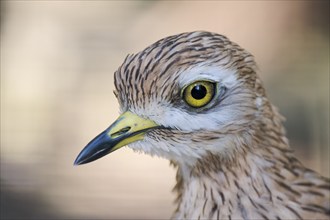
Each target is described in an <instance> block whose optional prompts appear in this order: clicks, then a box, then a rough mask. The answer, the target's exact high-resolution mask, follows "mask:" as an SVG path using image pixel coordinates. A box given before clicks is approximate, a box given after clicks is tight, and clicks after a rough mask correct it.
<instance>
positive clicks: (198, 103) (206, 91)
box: [182, 81, 216, 108]
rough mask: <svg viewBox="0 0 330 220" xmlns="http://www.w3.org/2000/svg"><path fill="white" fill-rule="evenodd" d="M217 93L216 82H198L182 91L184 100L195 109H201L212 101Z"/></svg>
mask: <svg viewBox="0 0 330 220" xmlns="http://www.w3.org/2000/svg"><path fill="white" fill-rule="evenodd" d="M215 93H216V83H215V82H211V81H196V82H193V83H191V84H189V85H188V86H186V87H184V88H183V89H182V99H183V100H184V101H185V102H186V103H187V104H188V105H189V106H191V107H193V108H201V107H204V106H206V105H207V104H208V103H210V102H211V101H212V99H213V97H214V96H215Z"/></svg>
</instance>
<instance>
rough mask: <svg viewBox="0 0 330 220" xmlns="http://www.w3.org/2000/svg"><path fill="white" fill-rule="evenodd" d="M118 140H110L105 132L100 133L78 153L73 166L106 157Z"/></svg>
mask: <svg viewBox="0 0 330 220" xmlns="http://www.w3.org/2000/svg"><path fill="white" fill-rule="evenodd" d="M118 140H120V139H118ZM118 140H114V139H110V138H109V137H108V135H107V134H106V131H104V132H102V133H101V134H99V135H98V136H96V137H95V138H94V139H93V140H92V141H90V142H89V143H88V144H87V146H86V147H85V148H84V149H83V150H82V151H81V152H80V153H79V155H78V156H77V158H76V160H75V161H74V163H73V165H74V166H78V165H82V164H86V163H90V162H92V161H94V160H97V159H99V158H101V157H103V156H105V155H107V154H108V153H110V152H111V149H112V148H113V146H114V145H115V144H116V143H117V142H118Z"/></svg>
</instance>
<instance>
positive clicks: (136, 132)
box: [74, 111, 160, 165]
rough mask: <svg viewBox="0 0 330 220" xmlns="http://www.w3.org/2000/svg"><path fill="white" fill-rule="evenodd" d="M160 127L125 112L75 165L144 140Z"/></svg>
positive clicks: (96, 138)
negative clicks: (148, 134) (149, 133)
mask: <svg viewBox="0 0 330 220" xmlns="http://www.w3.org/2000/svg"><path fill="white" fill-rule="evenodd" d="M157 127H160V126H159V125H157V124H156V123H155V122H154V121H151V120H148V119H144V118H141V117H139V116H137V115H136V114H133V113H132V112H129V111H127V112H125V113H123V114H122V115H120V116H119V118H118V119H117V120H116V121H115V122H114V123H113V124H112V125H111V126H110V127H109V128H108V129H106V130H105V131H103V132H102V133H101V134H99V135H98V136H96V137H95V138H94V139H93V140H92V141H91V142H89V143H88V144H87V146H86V147H85V148H84V149H83V150H82V151H81V152H80V154H79V155H78V157H77V159H76V160H75V162H74V165H80V164H85V163H89V162H92V161H94V160H97V159H99V158H101V157H103V156H105V155H107V154H109V153H111V152H113V151H115V150H117V149H119V148H121V147H123V146H125V145H127V144H129V143H132V142H135V141H138V140H143V138H144V135H145V133H146V132H147V131H148V130H151V129H153V128H157Z"/></svg>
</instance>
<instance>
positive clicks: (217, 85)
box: [75, 32, 267, 165]
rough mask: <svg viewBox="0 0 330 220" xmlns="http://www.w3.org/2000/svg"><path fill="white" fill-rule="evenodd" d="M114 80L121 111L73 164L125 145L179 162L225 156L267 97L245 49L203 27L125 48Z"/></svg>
mask: <svg viewBox="0 0 330 220" xmlns="http://www.w3.org/2000/svg"><path fill="white" fill-rule="evenodd" d="M114 82H115V88H116V89H115V91H114V93H115V95H116V97H117V99H118V102H119V104H120V112H121V115H120V116H119V118H118V119H117V120H116V121H115V122H114V123H113V124H112V125H111V126H110V127H109V128H107V129H106V130H105V131H103V132H102V133H101V134H100V135H98V136H97V137H96V138H94V139H93V140H92V141H91V142H90V143H89V144H88V145H87V146H86V147H85V148H84V149H83V150H82V152H81V153H80V154H79V155H78V157H77V159H76V161H75V164H77V165H79V164H84V163H88V162H91V161H94V160H96V159H98V158H100V157H103V156H105V155H107V154H108V153H110V152H113V151H115V150H117V149H119V148H121V147H123V146H126V145H127V146H128V147H130V148H132V149H134V150H137V151H142V152H145V153H147V154H151V155H158V156H161V157H165V158H167V159H169V160H172V161H176V162H178V163H187V164H194V163H196V161H197V160H198V159H199V158H202V157H203V156H205V155H207V154H208V153H211V154H216V155H221V156H223V157H226V156H228V157H229V155H230V154H231V152H234V151H237V150H239V149H238V148H239V147H238V146H240V145H241V144H242V143H245V142H248V141H249V140H250V138H251V135H252V134H251V132H253V126H254V124H255V122H254V121H256V120H257V119H258V115H260V114H261V113H262V111H263V110H262V108H263V106H264V104H265V102H266V100H267V99H266V98H265V95H264V90H263V88H262V86H261V83H260V80H259V78H258V77H257V75H256V64H255V62H254V58H253V57H252V55H251V54H250V53H248V52H247V51H245V50H244V49H242V48H241V47H239V46H238V45H237V44H235V43H233V42H231V41H230V40H229V39H228V38H226V37H225V36H222V35H219V34H215V33H210V32H190V33H183V34H179V35H174V36H170V37H167V38H164V39H162V40H159V41H157V42H156V43H154V44H152V45H151V46H149V47H147V48H146V49H145V50H143V51H141V52H139V53H137V54H133V55H129V56H127V57H126V59H125V61H124V62H123V64H122V65H121V66H120V67H119V68H118V70H117V71H116V72H115V74H114Z"/></svg>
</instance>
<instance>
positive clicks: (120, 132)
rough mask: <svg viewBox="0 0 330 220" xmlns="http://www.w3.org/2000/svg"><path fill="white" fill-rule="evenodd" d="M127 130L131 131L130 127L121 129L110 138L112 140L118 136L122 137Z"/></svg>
mask: <svg viewBox="0 0 330 220" xmlns="http://www.w3.org/2000/svg"><path fill="white" fill-rule="evenodd" d="M129 130H131V127H130V126H127V127H124V128H123V129H121V130H119V131H117V132H115V133H113V134H111V137H112V138H115V137H118V136H120V135H123V134H125V133H127V132H128V131H129Z"/></svg>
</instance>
